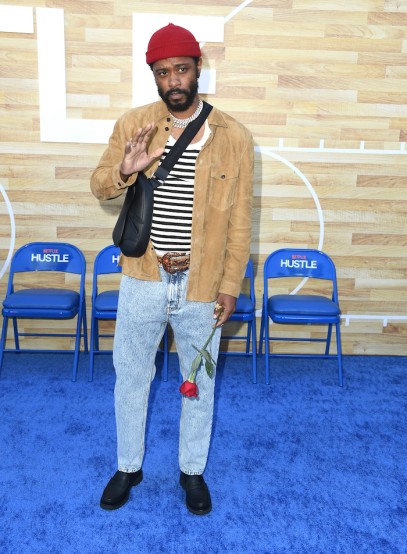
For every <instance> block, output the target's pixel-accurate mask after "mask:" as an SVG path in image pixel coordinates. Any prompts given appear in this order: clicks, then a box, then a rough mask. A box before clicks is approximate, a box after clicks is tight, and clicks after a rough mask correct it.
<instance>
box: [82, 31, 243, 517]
mask: <svg viewBox="0 0 407 554" xmlns="http://www.w3.org/2000/svg"><path fill="white" fill-rule="evenodd" d="M146 61H147V63H148V64H149V65H150V67H151V70H152V72H153V76H154V79H155V82H156V85H157V88H158V92H159V95H160V97H161V99H162V100H160V101H158V102H155V103H153V104H150V105H147V106H143V107H141V108H135V109H133V110H130V111H129V112H127V113H125V114H124V115H123V116H122V117H121V118H120V119H119V120H118V121H117V122H116V125H115V127H114V130H113V134H112V136H111V137H110V140H109V145H108V147H107V149H106V151H105V152H104V154H103V155H102V158H101V160H100V162H99V165H98V167H97V168H96V169H95V171H94V172H93V175H92V178H91V189H92V192H93V194H94V195H95V196H96V198H98V199H100V200H107V199H110V198H114V197H117V196H119V195H121V194H122V193H123V192H124V191H125V190H126V187H128V186H129V185H131V184H133V183H134V182H135V181H136V178H137V174H138V172H140V171H144V172H145V174H146V175H147V177H151V176H152V175H153V174H154V171H155V170H156V168H157V167H158V165H159V163H160V158H161V156H162V155H163V154H165V153H167V152H168V151H169V149H170V148H171V146H172V145H173V143H174V142H175V140H176V139H178V138H179V136H181V134H182V132H183V130H184V128H185V126H186V124H187V123H188V121H190V120H193V119H195V118H196V117H197V116H198V114H199V113H200V111H201V109H202V103H201V99H200V98H199V95H198V92H197V91H198V78H199V74H200V71H201V67H202V58H201V51H200V47H199V43H198V42H197V41H196V39H195V37H194V36H193V35H192V34H191V33H190V32H189V31H188V30H187V29H184V28H182V27H179V26H176V25H173V24H171V23H170V24H169V25H167V26H166V27H163V28H162V29H159V30H158V31H157V32H155V33H154V34H153V35H152V37H151V39H150V41H149V44H148V49H147V52H146ZM253 153H254V148H253V140H252V137H251V135H250V133H249V131H248V130H247V129H246V128H245V127H244V126H243V125H241V124H240V123H238V122H237V121H235V120H234V119H233V118H231V117H230V116H228V115H226V114H225V113H222V112H220V111H219V110H217V109H216V108H213V109H212V111H211V113H210V114H209V116H208V118H207V120H206V122H205V123H204V124H203V125H202V127H201V129H200V130H199V131H198V133H197V134H196V136H195V138H194V139H193V140H192V142H191V144H190V145H189V146H188V147H187V149H186V150H185V152H184V154H183V156H182V157H181V158H180V159H179V161H178V163H177V164H176V166H175V167H174V169H173V170H172V171H171V173H170V175H169V176H168V178H167V180H166V182H165V183H164V184H162V185H161V186H159V187H158V188H157V189H156V190H155V192H154V213H153V224H152V232H151V240H150V244H149V246H148V248H147V251H146V252H145V254H144V255H143V256H141V257H140V258H129V257H126V256H123V255H122V256H121V260H120V264H121V266H122V272H123V275H122V280H121V285H120V294H119V305H118V312H117V322H116V332H115V339H114V348H113V362H114V366H115V370H116V385H115V414H116V427H117V452H118V471H117V472H116V473H115V475H114V476H113V477H112V478H111V480H110V481H109V483H108V484H107V486H106V488H105V490H104V492H103V495H102V498H101V501H100V505H101V507H102V508H104V509H107V510H114V509H116V508H119V507H121V506H122V505H123V504H125V502H127V500H128V498H129V493H130V490H131V488H132V487H133V486H135V485H137V484H139V483H140V482H141V481H142V478H143V474H142V462H143V456H144V437H145V422H146V413H147V404H148V397H149V391H150V383H151V381H152V379H153V378H154V374H155V365H154V362H155V356H156V351H157V347H158V345H159V343H160V340H161V338H162V336H163V333H164V330H165V328H166V325H167V323H168V322H169V323H170V324H171V327H172V329H173V332H174V337H175V341H176V346H177V352H178V355H179V359H180V366H181V372H182V374H183V376H184V378H187V377H188V375H189V373H190V370H191V363H192V361H193V359H194V358H195V357H196V354H197V352H196V350H195V348H194V347H193V345H196V346H197V347H201V346H203V344H204V343H205V340H206V339H207V337H208V336H209V334H210V333H211V331H212V327H213V325H214V319H215V326H216V332H215V333H214V336H213V337H212V341H211V343H210V345H208V349H210V353H211V355H212V357H213V359H214V360H215V361H216V360H217V356H218V350H219V341H220V333H221V326H222V324H223V323H225V322H226V321H227V320H228V318H229V317H230V315H231V314H232V313H233V311H234V309H235V304H236V298H237V297H238V295H239V292H240V287H241V283H242V280H243V276H244V273H245V268H246V265H247V261H248V257H249V251H250V250H249V249H250V234H251V208H252V177H253ZM197 385H198V388H199V395H198V398H192V397H186V396H183V397H182V414H181V421H180V437H179V465H180V469H181V474H180V485H181V486H182V488H183V489H184V490H185V494H186V505H187V508H188V509H189V511H190V512H192V513H194V514H197V515H202V514H207V513H209V512H210V511H211V508H212V503H211V496H210V493H209V489H208V487H207V485H206V483H205V480H204V478H203V472H204V470H205V467H206V463H207V457H208V450H209V443H210V437H211V428H212V417H213V403H214V386H215V384H214V378H212V379H211V378H209V377H208V375H207V374H206V372H205V370H201V371H199V372H198V373H197Z"/></svg>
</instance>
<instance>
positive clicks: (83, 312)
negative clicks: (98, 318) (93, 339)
mask: <svg viewBox="0 0 407 554" xmlns="http://www.w3.org/2000/svg"><path fill="white" fill-rule="evenodd" d="M82 314H83V317H82V322H83V344H84V350H85V352H86V353H87V352H88V351H89V348H88V325H87V321H86V305H85V300H84V301H83V307H82Z"/></svg>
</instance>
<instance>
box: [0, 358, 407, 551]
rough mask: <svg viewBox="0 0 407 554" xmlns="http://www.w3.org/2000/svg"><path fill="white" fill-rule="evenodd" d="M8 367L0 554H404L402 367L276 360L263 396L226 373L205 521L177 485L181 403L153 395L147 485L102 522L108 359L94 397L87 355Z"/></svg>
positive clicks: (110, 460)
mask: <svg viewBox="0 0 407 554" xmlns="http://www.w3.org/2000/svg"><path fill="white" fill-rule="evenodd" d="M71 362H72V357H71V356H70V355H68V354H61V355H51V354H49V355H48V354H47V355H39V354H21V355H12V354H6V356H5V362H4V368H3V373H2V377H1V380H0V396H1V414H2V417H1V420H0V439H1V465H0V470H1V474H0V484H1V500H2V503H1V506H2V509H1V512H2V513H1V523H0V528H1V535H0V552H1V554H9V553H10V554H11V553H13V554H25V553H29V554H37V553H44V554H45V553H46V554H53V553H55V554H57V553H58V554H61V553H62V554H71V553H72V554H73V553H75V554H76V553H85V554H102V553H104V554H136V553H141V554H144V553H146V554H147V553H152V554H155V553H161V552H162V553H169V554H171V553H190V554H199V553H202V554H212V553H236V554H239V553H242V554H243V553H249V554H250V553H253V554H268V553H270V554H280V553H281V554H283V553H287V554H297V553H298V554H299V553H312V554H319V553H321V554H330V553H338V554H339V553H340V554H347V553H352V554H353V553H355V554H363V553H366V554H373V553H374V554H380V553H385V554H393V553H394V554H396V553H397V554H400V553H406V552H407V546H406V528H407V527H406V521H407V471H406V460H407V440H406V439H407V426H406V409H407V401H406V391H407V378H406V360H405V358H401V357H362V356H360V357H356V356H355V357H353V356H349V357H348V356H347V357H345V358H344V370H345V385H344V387H343V389H341V388H340V387H338V386H337V373H336V365H335V363H334V362H331V361H326V362H318V363H316V362H315V361H312V360H310V359H308V360H303V361H300V360H292V359H291V360H284V361H283V360H278V361H277V363H275V364H276V365H275V367H274V369H273V371H272V375H271V385H269V386H267V385H265V384H264V360H259V383H258V384H257V385H253V384H252V383H251V381H250V376H251V362H250V359H248V358H244V357H242V358H240V357H229V358H225V357H221V361H220V364H219V370H218V378H217V383H216V389H217V396H216V399H217V400H216V408H215V415H216V421H215V425H214V432H213V441H212V447H211V451H210V458H209V463H208V468H207V471H206V473H205V477H206V480H207V482H208V484H209V487H210V490H211V494H212V501H213V511H212V512H211V513H210V514H209V515H207V516H203V517H197V516H193V515H191V514H189V513H188V512H187V510H186V508H185V506H184V494H183V491H182V490H181V488H180V486H179V485H178V476H179V472H178V459H177V458H178V419H179V411H180V400H181V395H180V394H179V392H178V387H179V384H180V382H179V380H178V374H177V370H176V356H175V355H171V360H170V378H169V381H168V382H166V383H165V382H163V381H161V375H160V370H159V369H158V371H157V376H156V378H155V380H154V382H153V384H152V394H151V401H150V410H149V420H148V427H147V449H146V457H145V463H144V467H143V469H144V475H145V477H144V481H143V482H142V484H141V485H139V486H138V487H136V488H134V489H133V490H132V493H131V499H130V501H129V502H128V503H127V504H126V505H125V506H124V507H123V508H121V509H120V510H117V511H115V512H106V511H103V510H101V509H100V508H99V499H100V495H101V492H102V490H103V488H104V486H105V484H106V482H107V480H108V479H109V478H110V477H111V475H112V474H113V473H114V471H115V470H116V452H115V424H114V411H113V387H114V372H113V368H112V364H111V357H110V356H99V357H98V358H97V359H96V367H95V380H94V382H93V383H88V382H87V380H86V379H87V363H88V359H87V356H86V355H84V354H82V355H81V361H80V364H81V365H80V369H79V377H78V382H76V383H72V382H71V381H70V376H71Z"/></svg>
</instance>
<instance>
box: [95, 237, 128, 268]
mask: <svg viewBox="0 0 407 554" xmlns="http://www.w3.org/2000/svg"><path fill="white" fill-rule="evenodd" d="M119 257H120V248H118V247H117V246H114V244H111V245H109V246H106V247H105V248H103V249H102V250H101V251H100V252H99V253H98V254H97V256H96V258H95V263H94V266H93V272H94V274H96V275H107V274H108V273H121V270H122V268H121V267H120V266H119Z"/></svg>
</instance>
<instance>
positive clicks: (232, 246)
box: [219, 129, 254, 298]
mask: <svg viewBox="0 0 407 554" xmlns="http://www.w3.org/2000/svg"><path fill="white" fill-rule="evenodd" d="M245 131H246V137H245V145H244V147H243V148H242V155H241V158H240V170H239V177H238V184H237V190H236V196H235V201H234V203H233V207H232V210H231V213H230V219H229V225H228V233H227V242H226V256H225V263H224V271H223V277H222V281H221V284H220V288H219V292H222V293H224V294H230V295H231V296H235V297H236V298H237V297H238V296H239V293H240V289H241V286H242V281H243V278H244V274H245V271H246V266H247V262H248V260H249V256H250V243H251V230H252V207H253V169H254V142H253V138H252V136H251V134H250V132H249V131H248V130H247V129H245Z"/></svg>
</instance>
